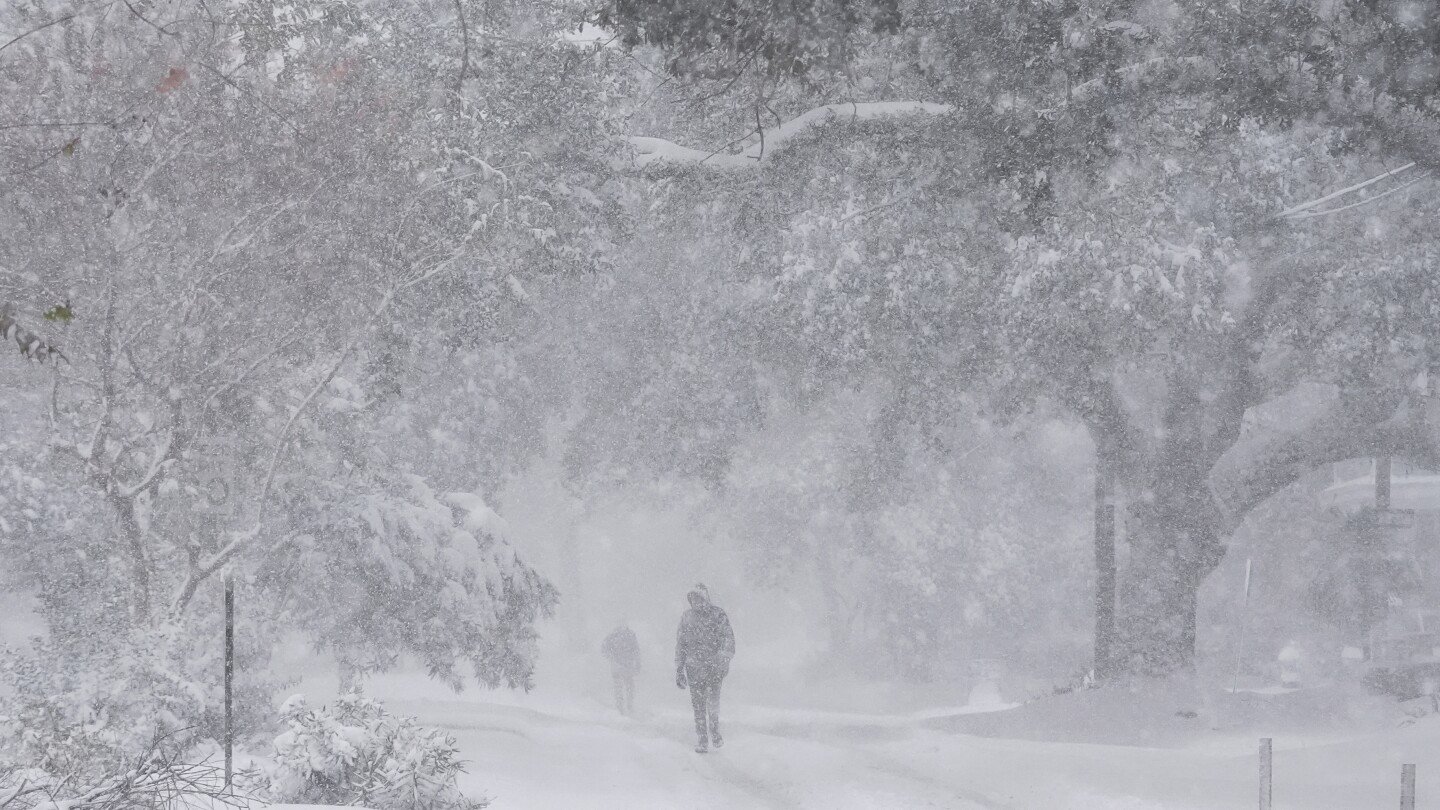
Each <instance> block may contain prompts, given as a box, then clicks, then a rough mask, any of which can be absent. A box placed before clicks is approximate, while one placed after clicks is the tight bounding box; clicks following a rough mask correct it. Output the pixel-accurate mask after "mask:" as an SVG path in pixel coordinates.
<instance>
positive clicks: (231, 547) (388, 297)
mask: <svg viewBox="0 0 1440 810" xmlns="http://www.w3.org/2000/svg"><path fill="white" fill-rule="evenodd" d="M452 258H453V257H452ZM449 266H450V261H445V262H440V263H439V264H437V265H435V266H434V267H431V268H430V269H428V270H425V271H423V272H421V273H418V274H416V275H414V276H412V277H411V278H409V279H407V280H405V281H402V282H399V283H397V284H396V285H395V286H393V287H391V288H390V290H388V291H387V292H386V293H385V295H384V297H383V298H381V300H380V302H379V304H377V305H376V307H375V309H374V310H373V311H372V312H371V314H370V316H369V318H367V319H366V322H365V325H364V326H363V327H362V328H361V329H360V331H359V332H358V333H357V334H356V335H355V336H354V337H353V338H351V340H350V342H349V343H347V344H346V345H345V346H344V348H343V349H341V351H340V354H339V355H338V356H337V357H336V359H335V360H334V361H333V362H332V363H331V364H330V365H329V366H327V367H326V370H325V373H324V374H323V375H322V376H321V378H320V380H319V381H317V382H316V384H315V385H314V386H312V387H311V388H310V390H309V392H308V393H307V394H306V396H305V397H304V398H303V399H302V400H301V401H300V403H299V404H298V405H297V406H296V407H295V408H294V409H293V410H292V411H291V412H290V416H289V418H288V419H287V420H286V421H285V424H284V426H283V427H282V428H281V430H280V435H279V436H278V437H276V440H275V443H274V445H273V446H272V448H271V453H270V460H269V463H268V464H267V465H266V469H265V477H264V479H263V480H262V481H261V484H260V491H259V494H258V495H257V496H256V499H255V506H254V513H255V514H254V520H253V521H252V522H251V524H250V527H249V528H247V529H244V530H241V531H236V532H232V533H231V534H230V537H229V539H228V540H226V541H225V543H224V544H223V545H222V546H221V547H220V548H219V549H218V550H216V551H215V553H214V554H211V555H210V556H209V557H207V558H205V559H203V560H202V559H200V558H199V555H194V554H192V555H190V561H189V569H190V570H189V571H188V573H187V574H186V577H185V581H184V583H183V584H181V586H180V590H179V591H178V592H177V593H176V596H175V600H174V603H173V613H175V614H177V615H178V614H180V613H183V612H184V610H185V608H186V606H187V605H189V604H190V600H191V599H193V598H194V597H195V593H196V591H197V590H198V589H199V587H200V585H201V584H202V583H204V582H205V580H207V579H209V578H210V577H211V576H213V575H214V574H215V573H216V572H217V571H219V570H220V569H221V568H223V567H224V566H225V565H226V564H227V563H229V562H230V560H232V559H234V558H235V556H236V555H238V554H239V553H240V552H242V551H244V550H245V549H246V548H248V547H249V546H250V544H251V543H252V542H253V541H254V540H255V538H257V537H259V536H260V531H261V525H262V519H263V515H264V510H265V507H266V505H267V502H268V501H269V499H270V493H271V491H272V488H273V487H274V483H275V474H276V471H277V470H278V469H279V464H280V460H281V459H282V458H283V457H284V454H285V452H286V450H287V449H288V448H289V446H290V442H291V436H290V432H291V430H292V429H293V428H294V426H295V423H296V422H297V421H298V420H299V418H300V416H301V414H303V413H304V412H306V411H307V410H308V409H309V408H310V406H311V404H312V403H314V401H315V399H316V398H317V397H318V396H319V395H320V393H321V392H322V391H324V390H325V387H326V386H328V385H329V384H330V381H331V380H333V379H334V378H335V375H336V374H338V373H339V372H340V369H341V368H342V367H343V366H344V365H345V363H346V361H348V360H349V359H350V357H351V356H352V355H353V354H354V353H355V350H356V349H357V348H359V346H360V342H361V341H362V340H364V339H365V338H366V337H367V336H368V335H369V334H370V332H371V330H373V329H374V328H375V327H376V326H377V325H378V324H379V323H380V322H381V321H382V319H383V318H384V316H385V314H386V312H388V311H389V309H390V306H391V305H392V304H393V303H394V302H395V300H396V298H397V297H398V296H399V295H400V294H401V293H403V292H405V291H406V290H408V289H410V288H412V287H415V286H417V285H419V284H422V283H424V282H425V281H428V280H429V279H431V278H434V277H435V276H437V275H439V274H440V273H441V272H444V271H445V270H446V269H447V268H448V267H449Z"/></svg>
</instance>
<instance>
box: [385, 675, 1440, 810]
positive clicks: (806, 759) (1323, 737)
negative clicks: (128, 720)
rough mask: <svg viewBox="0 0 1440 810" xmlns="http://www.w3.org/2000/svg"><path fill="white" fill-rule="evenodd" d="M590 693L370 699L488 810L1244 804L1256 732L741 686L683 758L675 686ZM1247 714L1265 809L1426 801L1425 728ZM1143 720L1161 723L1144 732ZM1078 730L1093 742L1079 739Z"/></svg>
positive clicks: (1432, 796) (1433, 731) (400, 686)
mask: <svg viewBox="0 0 1440 810" xmlns="http://www.w3.org/2000/svg"><path fill="white" fill-rule="evenodd" d="M599 680H600V679H591V678H582V679H572V681H571V682H570V683H568V684H552V685H551V686H550V687H545V686H543V685H542V688H540V689H537V690H536V691H535V692H533V693H531V694H529V695H519V694H490V693H483V692H474V691H472V692H468V693H466V694H464V695H461V696H455V695H451V694H449V693H447V692H445V691H443V690H441V689H439V688H437V687H435V686H433V685H431V684H428V683H425V682H423V681H422V680H420V679H416V678H409V677H388V678H382V679H380V680H378V681H376V682H375V683H374V684H373V685H372V692H373V693H374V694H376V695H377V696H379V697H382V698H385V699H386V700H387V702H388V703H389V704H390V705H391V706H392V707H393V708H394V709H396V710H398V711H400V712H403V713H407V714H414V715H417V716H419V717H420V718H421V719H422V720H423V721H425V722H426V723H428V724H432V725H435V726H440V727H443V728H446V729H447V730H449V731H450V732H451V733H452V734H454V735H455V736H456V737H457V739H458V740H459V743H460V746H461V748H462V751H463V752H464V755H465V756H466V757H467V758H468V759H469V760H470V762H471V773H470V775H469V776H468V778H467V782H468V783H469V786H470V787H471V788H472V789H473V790H475V791H476V792H484V793H486V794H488V795H490V796H491V797H492V798H493V799H494V805H493V806H494V807H495V808H497V810H521V809H527V810H528V809H530V808H537V809H538V808H546V809H547V810H548V809H550V808H626V809H627V810H630V809H631V808H697V809H699V808H824V809H825V810H838V809H840V808H857V809H858V808H925V807H945V808H957V809H958V810H968V809H969V808H1004V809H1006V810H1011V809H1013V810H1019V809H1021V808H1024V809H1025V810H1109V809H1110V808H1114V809H1115V810H1149V809H1150V808H1157V809H1158V808H1164V809H1165V810H1187V809H1188V808H1246V807H1254V806H1255V802H1256V793H1257V787H1256V762H1255V749H1256V739H1257V737H1258V736H1260V735H1259V734H1258V733H1257V732H1256V730H1255V729H1254V728H1240V727H1238V726H1237V724H1236V723H1235V722H1233V718H1232V720H1231V722H1229V724H1228V725H1229V726H1230V729H1229V730H1224V731H1216V730H1214V729H1213V728H1211V726H1212V725H1218V724H1220V722H1219V720H1217V716H1216V715H1215V712H1217V711H1219V712H1220V715H1219V716H1218V717H1219V719H1223V714H1224V713H1225V712H1229V713H1231V714H1235V713H1238V712H1239V711H1241V707H1222V708H1220V709H1217V708H1216V707H1214V706H1211V707H1208V709H1207V711H1208V712H1210V715H1211V716H1210V719H1207V717H1206V716H1201V717H1197V718H1186V717H1175V716H1174V715H1173V713H1167V712H1166V711H1165V710H1163V709H1158V708H1157V707H1159V706H1161V705H1164V704H1165V701H1166V700H1169V699H1170V698H1169V697H1167V696H1162V697H1158V698H1157V697H1155V696H1148V697H1147V696H1137V695H1130V694H1126V693H1113V692H1106V693H1098V694H1097V693H1088V694H1085V695H1081V696H1078V697H1075V696H1072V697H1066V698H1057V699H1051V700H1046V701H1043V702H1042V703H1040V704H1031V705H1027V706H1024V707H1020V708H1016V709H1009V710H1004V711H998V712H989V713H984V714H980V713H973V712H970V711H969V710H965V709H947V708H944V707H937V708H933V709H930V710H918V711H906V712H903V713H891V714H871V713H868V712H864V711H855V710H853V709H844V710H842V709H839V708H837V709H836V710H825V709H818V708H814V709H812V708H807V709H791V708H777V707H775V706H774V705H773V704H767V702H766V696H767V694H768V693H770V692H772V691H779V688H778V687H777V688H776V689H774V690H772V689H770V688H769V687H770V686H772V685H773V684H770V683H767V682H766V681H765V680H763V679H749V680H750V682H747V678H746V677H745V676H744V674H743V673H741V674H740V675H739V677H737V678H736V683H734V684H733V686H734V688H733V689H732V690H731V691H732V693H731V694H729V695H727V701H726V705H725V710H726V711H725V716H726V717H727V720H728V725H727V733H726V741H727V744H726V747H725V748H724V749H723V750H722V751H719V752H714V753H711V754H707V755H697V754H695V753H694V752H693V751H692V750H691V745H692V744H693V738H692V736H691V729H690V721H689V717H688V714H689V711H688V709H689V707H688V702H687V701H686V698H685V695H684V694H683V693H681V692H680V691H679V690H677V689H675V688H674V687H673V685H667V684H665V683H663V682H661V681H660V680H658V679H657V678H656V677H652V678H651V679H650V680H647V681H646V682H645V683H644V684H643V685H642V686H643V688H642V693H641V696H640V697H641V702H642V703H643V704H644V705H645V707H646V709H645V711H644V712H643V713H642V715H641V716H640V717H639V718H637V719H634V720H630V719H625V718H621V717H618V716H616V715H615V714H614V712H613V711H611V710H610V709H609V708H608V707H607V706H606V705H605V703H604V700H603V693H604V684H603V683H600V682H598V681H599ZM667 686H668V688H666V687H667ZM1255 699H1256V700H1260V699H1261V698H1255ZM1123 706H1128V707H1130V711H1129V712H1128V713H1127V712H1126V711H1123V710H1121V707H1123ZM1147 707H1148V709H1147ZM1245 711H1246V712H1247V713H1249V714H1250V715H1252V717H1253V718H1254V722H1257V723H1259V724H1260V725H1262V726H1264V725H1268V726H1273V727H1275V728H1277V729H1280V730H1276V731H1273V732H1269V733H1271V734H1272V735H1273V736H1274V737H1275V807H1276V808H1277V810H1283V809H1284V808H1295V810H1302V808H1303V810H1366V809H1368V808H1378V807H1388V806H1397V805H1398V783H1399V772H1400V764H1401V763H1402V762H1415V763H1417V764H1418V766H1419V767H1418V770H1419V793H1420V799H1421V806H1426V805H1425V803H1426V802H1427V801H1428V802H1431V803H1433V802H1434V801H1435V800H1436V799H1437V798H1440V720H1436V719H1434V718H1430V719H1424V720H1421V721H1419V722H1416V723H1413V724H1411V725H1408V726H1403V727H1400V726H1396V725H1395V724H1394V722H1393V721H1392V720H1390V719H1386V720H1385V721H1383V722H1370V723H1368V725H1367V730H1364V731H1357V730H1355V727H1354V724H1353V723H1352V724H1350V726H1349V727H1347V726H1346V724H1345V723H1344V722H1342V720H1343V718H1339V717H1329V716H1324V715H1325V713H1324V712H1321V711H1320V710H1319V709H1317V708H1316V706H1315V705H1311V704H1307V703H1304V702H1298V701H1297V702H1292V703H1291V704H1289V705H1288V708H1286V707H1279V708H1276V707H1270V708H1269V709H1268V710H1257V709H1256V707H1255V706H1253V705H1252V706H1251V707H1249V708H1247V709H1245ZM1141 712H1147V713H1148V714H1149V716H1150V717H1151V719H1152V720H1153V719H1155V718H1160V719H1158V720H1156V721H1155V722H1150V723H1145V722H1142V718H1140V717H1139V713H1141ZM1087 730H1088V731H1089V732H1093V734H1091V736H1092V737H1094V738H1095V739H1106V740H1109V741H1108V742H1105V743H1096V742H1084V741H1080V739H1081V738H1083V737H1084V736H1086V733H1087ZM1127 734H1128V735H1129V737H1130V739H1128V740H1127V741H1125V742H1124V743H1123V744H1122V743H1121V742H1119V741H1120V740H1122V739H1125V737H1126V735H1127ZM1047 736H1048V737H1051V738H1053V739H1046V737H1047Z"/></svg>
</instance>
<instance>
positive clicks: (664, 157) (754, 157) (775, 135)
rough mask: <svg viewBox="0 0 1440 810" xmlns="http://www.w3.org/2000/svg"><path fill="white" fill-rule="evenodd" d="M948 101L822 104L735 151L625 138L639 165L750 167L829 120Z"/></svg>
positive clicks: (935, 112) (940, 111)
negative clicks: (709, 150) (709, 149)
mask: <svg viewBox="0 0 1440 810" xmlns="http://www.w3.org/2000/svg"><path fill="white" fill-rule="evenodd" d="M954 109H955V108H954V107H952V106H951V105H949V104H936V103H934V102H930V101H867V102H855V103H849V104H826V105H825V106H823V107H816V108H814V109H813V110H809V111H808V112H805V113H802V114H800V115H798V116H796V117H795V118H792V119H790V120H789V121H786V122H785V123H783V124H781V125H780V126H778V127H776V128H774V129H760V130H756V132H755V133H754V134H756V135H759V136H762V137H760V139H759V140H758V141H757V142H756V143H754V144H751V145H750V146H747V147H746V148H744V149H742V150H741V151H739V152H722V151H712V152H707V151H705V150H703V149H693V148H691V147H688V146H681V145H680V144H677V143H675V142H674V141H669V140H666V139H664V138H647V137H641V136H632V137H630V138H628V139H627V140H628V141H629V142H630V145H631V146H633V147H634V148H635V152H636V156H635V164H636V165H637V166H639V167H640V168H645V167H647V166H652V165H656V164H664V165H673V166H696V165H704V166H709V167H713V168H717V169H751V168H754V167H756V166H759V165H761V164H762V163H764V162H765V161H768V160H770V159H771V158H772V157H774V156H775V154H776V153H777V152H780V151H782V150H784V148H785V146H786V145H787V144H788V143H789V142H790V141H793V140H794V139H795V138H797V137H799V136H801V135H803V134H806V133H808V132H810V131H811V130H814V129H818V128H820V127H823V126H827V125H829V124H837V123H849V122H856V121H876V120H882V119H888V118H904V117H908V116H917V115H924V116H941V115H948V114H950V113H951V112H954Z"/></svg>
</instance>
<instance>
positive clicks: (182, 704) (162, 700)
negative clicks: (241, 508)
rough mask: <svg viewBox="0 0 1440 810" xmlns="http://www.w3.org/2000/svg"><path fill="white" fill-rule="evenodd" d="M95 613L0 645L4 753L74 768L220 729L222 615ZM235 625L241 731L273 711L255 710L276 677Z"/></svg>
mask: <svg viewBox="0 0 1440 810" xmlns="http://www.w3.org/2000/svg"><path fill="white" fill-rule="evenodd" d="M202 618H206V619H208V618H214V621H208V622H207V621H200V620H199V619H202ZM94 619H95V622H96V623H95V625H94V627H93V628H92V629H91V631H89V632H81V631H80V630H79V628H76V627H74V626H72V625H71V623H68V622H67V623H64V624H55V625H53V627H54V629H53V630H52V635H51V636H50V637H48V638H40V639H36V640H34V641H33V642H32V643H31V645H29V646H28V647H27V648H24V649H9V648H0V762H8V763H13V764H23V765H25V766H32V767H37V768H41V769H44V770H46V771H49V772H51V773H76V772H81V771H85V770H88V769H91V768H101V769H104V768H112V767H118V766H119V765H120V764H121V763H124V762H131V761H134V759H135V758H136V757H139V756H142V755H143V754H144V752H145V751H147V750H148V749H150V748H151V747H152V745H153V743H154V741H155V740H156V739H159V738H163V739H165V740H166V741H167V744H168V745H171V746H176V747H179V748H181V749H187V748H189V747H191V746H193V745H195V744H197V743H200V742H203V741H204V740H206V739H219V737H220V730H221V723H222V716H223V705H222V701H221V688H222V662H221V645H220V643H219V639H220V628H219V626H218V618H215V617H210V616H208V615H205V616H199V617H196V620H195V621H192V622H190V623H186V624H180V623H167V624H164V625H161V626H159V627H155V628H147V629H140V630H134V629H130V628H126V627H125V626H124V621H123V620H120V621H116V622H115V623H113V624H106V623H104V621H103V618H101V617H94ZM62 631H63V632H62ZM238 635H239V638H238V639H237V640H238V641H239V644H238V645H237V647H238V649H237V652H238V653H239V656H238V658H239V662H240V664H241V671H242V673H243V676H242V677H240V678H238V679H237V683H236V693H235V695H236V708H237V711H236V714H235V721H236V728H237V729H238V730H239V732H240V734H241V735H242V737H243V736H245V735H247V734H249V733H253V732H254V731H255V730H257V729H258V728H259V727H260V726H261V725H262V723H263V722H264V721H266V720H268V718H262V717H261V716H260V713H259V711H258V710H259V707H263V706H265V705H267V704H268V703H269V695H270V694H271V693H272V691H273V690H274V689H275V688H276V687H277V686H278V685H279V684H278V683H276V682H275V679H274V678H273V677H271V676H269V675H267V674H265V672H264V670H263V660H264V658H263V656H262V655H261V653H260V652H259V651H257V649H256V647H257V644H256V641H255V639H254V638H253V634H252V633H251V632H249V631H248V630H247V631H245V632H242V633H240V634H238Z"/></svg>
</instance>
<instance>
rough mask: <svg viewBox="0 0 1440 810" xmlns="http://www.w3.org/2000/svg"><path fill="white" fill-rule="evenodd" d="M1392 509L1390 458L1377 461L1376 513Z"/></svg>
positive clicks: (1386, 457) (1381, 457) (1384, 457)
mask: <svg viewBox="0 0 1440 810" xmlns="http://www.w3.org/2000/svg"><path fill="white" fill-rule="evenodd" d="M1389 509H1390V457H1389V456H1380V457H1378V458H1376V459H1375V511H1377V512H1385V511H1388V510H1389Z"/></svg>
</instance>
